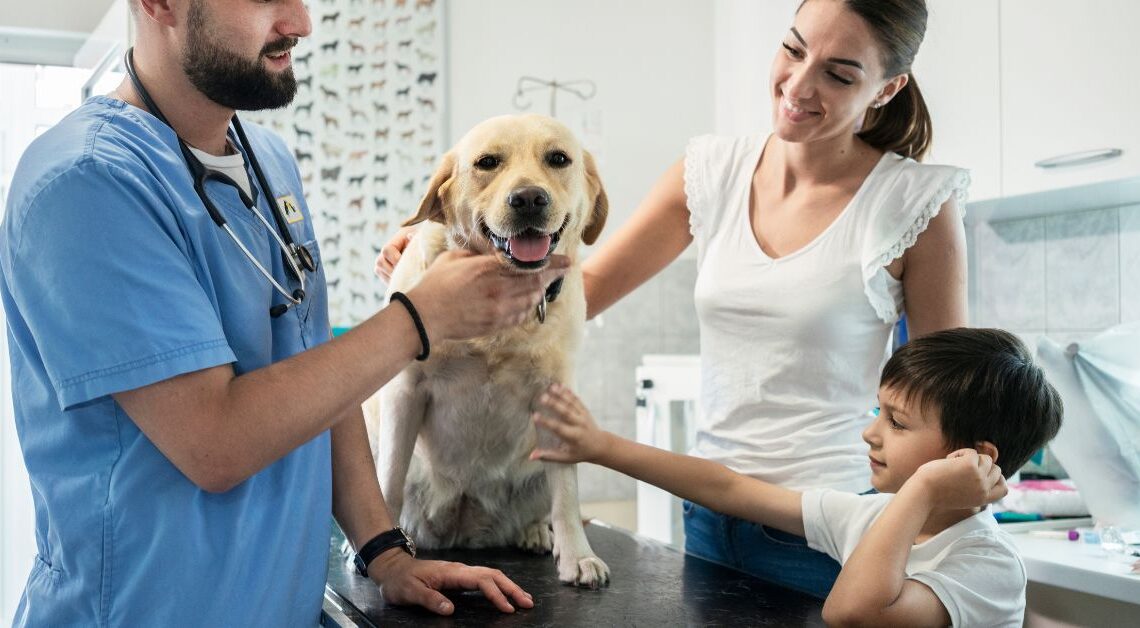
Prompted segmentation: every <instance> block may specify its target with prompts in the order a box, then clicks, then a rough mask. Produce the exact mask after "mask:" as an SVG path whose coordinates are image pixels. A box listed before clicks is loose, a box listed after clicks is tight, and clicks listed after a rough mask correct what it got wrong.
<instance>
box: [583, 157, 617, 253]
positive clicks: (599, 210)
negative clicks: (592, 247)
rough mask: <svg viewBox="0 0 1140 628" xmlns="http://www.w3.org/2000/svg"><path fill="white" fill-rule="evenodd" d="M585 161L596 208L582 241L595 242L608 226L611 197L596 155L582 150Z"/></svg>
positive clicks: (587, 177) (590, 191)
mask: <svg viewBox="0 0 1140 628" xmlns="http://www.w3.org/2000/svg"><path fill="white" fill-rule="evenodd" d="M582 157H583V161H584V162H585V165H586V183H587V190H588V192H589V194H590V196H591V197H592V198H593V199H594V209H593V211H591V212H590V219H589V222H587V223H586V229H585V230H584V231H583V232H582V241H583V242H585V243H586V244H593V243H594V241H596V240H597V239H598V234H600V233H601V232H602V227H604V226H606V216H608V215H609V213H610V199H609V198H608V197H607V196H606V188H605V187H604V186H602V178H601V177H599V176H598V165H597V164H596V163H594V156H593V155H591V154H590V151H586V150H584V151H582Z"/></svg>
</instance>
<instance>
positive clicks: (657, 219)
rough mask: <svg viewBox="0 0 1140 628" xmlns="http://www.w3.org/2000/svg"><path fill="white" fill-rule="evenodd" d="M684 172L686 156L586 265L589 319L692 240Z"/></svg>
mask: <svg viewBox="0 0 1140 628" xmlns="http://www.w3.org/2000/svg"><path fill="white" fill-rule="evenodd" d="M684 173H685V163H684V160H679V161H678V162H677V163H675V164H673V165H672V166H671V167H670V168H669V169H668V170H666V171H665V174H663V175H661V178H660V179H658V180H657V183H656V184H655V185H654V186H653V189H651V190H650V191H649V194H647V195H646V196H645V199H644V200H642V201H641V204H640V205H638V207H637V210H636V211H634V214H633V216H632V217H630V219H629V220H628V221H627V222H626V223H625V224H624V225H622V227H621V228H620V229H619V230H618V231H617V233H615V234H614V235H613V237H612V238H610V239H608V240H607V241H606V242H605V244H603V245H602V246H601V248H599V249H598V250H597V252H595V253H594V254H593V255H591V256H590V258H589V259H587V260H586V261H585V262H584V263H583V264H582V274H583V280H584V282H585V284H586V317H587V318H593V317H594V316H596V315H597V314H599V313H600V312H602V311H603V310H605V309H606V308H608V307H609V306H611V305H613V304H614V303H615V302H616V301H617V300H618V299H620V298H622V297H624V296H625V295H627V294H629V293H630V292H632V291H633V290H634V289H635V288H637V287H638V286H640V285H641V284H642V283H644V282H645V281H646V280H648V279H649V278H650V277H652V276H653V275H656V274H657V273H658V272H660V271H661V269H663V268H665V267H666V266H668V265H669V262H672V261H673V260H675V259H677V256H678V255H680V254H681V251H684V250H685V247H687V246H689V243H690V242H692V241H693V236H692V234H690V233H689V208H688V204H687V201H686V198H685V174H684Z"/></svg>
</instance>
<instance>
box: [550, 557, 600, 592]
mask: <svg viewBox="0 0 1140 628" xmlns="http://www.w3.org/2000/svg"><path fill="white" fill-rule="evenodd" d="M558 579H559V580H560V581H561V582H562V583H563V584H572V585H574V586H578V587H589V588H591V589H597V588H598V587H604V586H607V585H609V583H610V568H609V567H607V566H606V563H605V562H603V561H602V559H600V558H598V557H597V556H584V557H582V558H579V559H577V560H569V559H565V558H559V560H558Z"/></svg>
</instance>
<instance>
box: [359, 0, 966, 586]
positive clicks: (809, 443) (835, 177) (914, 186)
mask: <svg viewBox="0 0 1140 628" xmlns="http://www.w3.org/2000/svg"><path fill="white" fill-rule="evenodd" d="M925 30H926V6H925V3H924V2H923V1H922V0H806V1H805V2H804V3H803V4H802V5H801V6H800V8H799V9H798V11H797V14H796V16H795V20H794V23H793V25H792V27H791V28H790V29H789V30H788V32H787V34H786V35H785V37H784V40H783V42H782V45H781V47H780V48H779V50H778V51H777V54H776V59H775V61H774V63H773V65H772V69H771V81H770V95H771V98H772V101H773V104H774V107H773V109H774V114H773V118H774V120H773V123H774V132H773V134H772V135H771V136H769V137H767V138H756V137H746V138H716V137H708V136H706V137H698V138H695V139H693V140H692V141H690V143H689V145H688V148H687V150H686V152H685V156H684V158H683V159H682V160H680V161H679V162H677V163H676V164H675V165H673V166H672V167H671V168H669V170H668V171H666V172H665V174H664V175H663V176H662V177H661V179H660V180H659V181H658V182H657V184H656V185H655V186H654V188H653V189H652V190H651V191H650V193H649V194H648V196H647V197H646V198H645V200H644V201H643V202H642V203H641V205H640V206H639V207H638V209H637V211H636V212H635V214H634V215H633V217H632V218H631V219H630V220H629V221H628V222H627V223H626V224H625V225H624V226H623V227H622V228H621V229H620V230H619V231H618V232H617V233H616V234H615V235H614V236H613V237H612V238H611V239H610V240H609V241H608V242H607V243H606V244H605V245H604V246H602V247H601V248H600V249H599V250H598V251H597V253H595V254H594V255H593V256H591V257H590V259H588V260H586V262H585V263H584V264H583V271H584V275H585V284H586V298H587V303H588V309H589V314H588V315H589V316H590V317H593V316H594V315H596V314H598V313H599V312H601V311H603V310H605V309H606V308H607V307H609V306H610V305H612V304H613V303H614V302H615V301H617V300H618V299H619V298H621V297H622V296H624V295H626V294H628V293H629V292H630V291H632V290H633V289H635V288H636V287H637V286H639V285H640V284H642V283H643V282H645V281H646V280H648V279H649V278H650V277H652V276H653V275H654V274H656V273H657V272H659V271H660V270H662V269H663V268H664V267H665V266H666V265H668V264H669V263H670V262H672V261H673V260H674V259H676V258H677V256H678V255H680V253H681V252H682V251H683V250H684V249H685V248H686V247H687V246H688V245H689V244H690V243H691V242H696V244H697V269H698V274H697V284H696V293H695V294H696V307H697V316H698V318H699V321H700V332H701V369H702V380H701V385H702V399H701V403H700V410H701V412H700V421H701V425H700V429H699V431H698V434H697V444H696V447H695V451H694V452H693V453H695V454H696V455H699V456H702V457H706V458H709V459H711V460H714V461H717V462H720V463H723V464H725V465H727V466H728V467H730V468H732V469H734V470H735V471H738V472H741V473H744V474H748V475H751V476H754V477H757V478H760V479H763V480H766V481H769V482H773V483H777V484H781V485H784V486H787V487H788V488H792V489H795V490H805V489H809V488H833V489H838V490H844V491H855V492H861V491H866V490H868V489H870V487H871V486H870V479H869V470H868V462H867V448H866V446H865V444H864V443H863V442H862V439H861V438H860V433H861V432H862V430H863V429H864V427H866V423H867V418H866V413H867V411H868V410H869V409H871V408H872V407H874V406H875V405H876V403H875V395H876V390H877V382H878V377H879V371H880V369H881V368H882V366H883V364H884V363H885V361H886V359H887V357H888V355H889V345H890V335H891V329H892V327H893V325H894V323H895V322H896V321H897V320H898V319H899V317H900V316H901V315H902V314H903V312H904V310H905V313H906V315H907V321H908V326H909V330H910V333H911V335H913V336H918V335H921V334H924V333H928V332H931V331H936V330H940V329H945V328H951V327H959V326H964V325H966V323H967V315H966V258H965V232H964V229H963V225H962V220H961V212H960V205H961V203H962V202H963V201H964V196H965V190H966V187H967V185H968V182H969V178H968V175H967V173H966V171H964V170H961V169H958V168H952V167H946V166H927V165H922V164H919V163H917V161H915V160H917V159H921V157H922V155H923V153H924V152H925V151H926V149H927V147H928V146H929V142H930V137H931V123H930V119H929V115H928V114H927V111H926V107H925V104H924V103H923V100H922V96H921V94H920V93H919V90H918V86H917V85H916V83H915V81H914V77H913V76H912V75H911V74H910V67H911V63H912V61H913V59H914V56H915V54H916V52H917V51H918V47H919V45H920V44H921V42H922V37H923V35H924V33H925ZM405 243H406V235H405V234H402V235H400V236H397V238H396V239H394V240H393V241H392V242H391V243H389V245H388V246H387V247H385V249H384V252H382V253H381V256H380V259H378V260H377V272H378V273H380V274H381V275H382V276H383V275H384V274H385V273H386V272H390V269H391V266H392V265H394V263H395V261H396V259H398V257H399V250H400V249H402V248H403V245H404V244H405ZM685 535H686V541H685V550H686V551H687V552H688V553H691V554H694V555H697V556H701V557H703V558H707V559H709V560H713V561H716V562H719V563H722V564H725V565H728V566H730V567H734V568H737V569H740V570H743V571H747V572H749V573H752V574H754V575H757V576H759V577H762V578H765V579H768V580H772V581H775V582H778V583H780V584H783V585H786V586H790V587H793V588H796V589H800V590H803V591H806V592H809V593H812V594H815V595H818V596H820V597H825V596H826V595H827V592H828V591H829V590H830V588H831V585H832V583H833V582H834V580H835V577H836V575H837V574H838V573H839V564H838V563H836V562H835V561H834V560H832V559H831V558H830V557H828V556H827V555H825V554H822V553H819V552H816V551H814V550H812V549H810V548H808V547H807V546H806V543H805V541H804V539H802V538H800V537H795V536H791V535H788V534H785V533H782V532H779V531H776V530H773V529H770V528H766V527H764V526H760V525H757V524H753V523H750V522H747V521H744V520H740V519H736V518H733V517H728V516H725V515H722V514H719V513H715V512H712V511H708V510H706V509H704V508H701V507H700V506H695V505H693V504H690V503H686V504H685Z"/></svg>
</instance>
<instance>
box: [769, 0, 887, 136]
mask: <svg viewBox="0 0 1140 628" xmlns="http://www.w3.org/2000/svg"><path fill="white" fill-rule="evenodd" d="M882 59H883V54H882V50H881V49H880V46H879V44H878V42H877V41H876V40H875V37H874V35H873V34H872V32H871V29H870V28H869V27H868V26H867V24H866V22H864V21H863V19H862V18H861V17H859V16H858V15H856V14H855V13H854V12H852V11H851V10H849V9H847V7H846V4H845V3H843V2H839V1H836V0H810V1H808V2H805V3H804V4H803V5H802V6H801V7H800V10H799V12H798V13H796V17H795V21H794V23H793V25H792V27H791V28H790V29H788V32H787V33H786V34H785V35H784V41H783V42H782V44H781V46H780V49H779V50H778V51H777V53H776V58H775V60H774V61H773V63H772V74H771V85H770V87H771V95H772V105H773V107H772V111H773V120H772V123H773V128H774V130H775V133H776V135H777V136H778V137H779V138H780V139H782V140H785V141H789V142H811V141H814V140H820V139H828V138H833V137H838V136H840V135H851V134H853V133H854V132H855V131H856V127H857V126H858V125H860V124H861V122H862V119H863V116H864V114H865V113H866V111H867V108H868V107H870V106H872V105H873V104H875V103H882V102H885V101H886V100H889V99H890V97H891V96H893V95H894V94H895V93H896V92H897V91H898V90H899V89H901V88H902V86H903V85H904V84H905V82H906V78H905V75H903V77H902V78H901V80H900V79H898V78H897V77H884V76H883V73H884V70H883V62H882ZM892 79H893V80H892ZM896 82H897V83H898V84H897V85H895V83H896Z"/></svg>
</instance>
